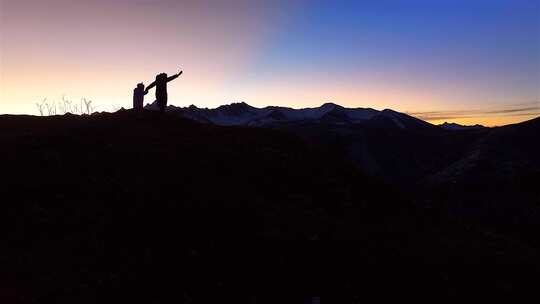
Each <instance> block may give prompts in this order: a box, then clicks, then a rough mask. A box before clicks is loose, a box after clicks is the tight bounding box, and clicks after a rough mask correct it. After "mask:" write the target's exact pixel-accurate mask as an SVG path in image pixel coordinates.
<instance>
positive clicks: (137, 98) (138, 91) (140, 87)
mask: <svg viewBox="0 0 540 304" xmlns="http://www.w3.org/2000/svg"><path fill="white" fill-rule="evenodd" d="M147 93H148V91H145V90H144V84H143V83H139V84H137V87H136V88H135V89H133V109H135V110H137V111H141V110H142V109H143V105H144V95H146V94H147Z"/></svg>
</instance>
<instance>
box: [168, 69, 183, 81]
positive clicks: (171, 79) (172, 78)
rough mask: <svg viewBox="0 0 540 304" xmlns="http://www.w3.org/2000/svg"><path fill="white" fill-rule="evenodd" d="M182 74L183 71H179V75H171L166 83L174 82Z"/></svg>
mask: <svg viewBox="0 0 540 304" xmlns="http://www.w3.org/2000/svg"><path fill="white" fill-rule="evenodd" d="M182 73H183V71H180V73H178V74H175V75H172V76H171V77H169V78H167V82H169V81H173V80H175V79H176V78H178V76H180V75H182Z"/></svg>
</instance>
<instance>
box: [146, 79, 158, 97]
mask: <svg viewBox="0 0 540 304" xmlns="http://www.w3.org/2000/svg"><path fill="white" fill-rule="evenodd" d="M155 86H156V82H155V81H154V82H152V83H151V84H150V85H149V86H147V87H146V89H145V90H144V94H145V95H146V94H148V91H149V90H150V89H151V88H153V87H155Z"/></svg>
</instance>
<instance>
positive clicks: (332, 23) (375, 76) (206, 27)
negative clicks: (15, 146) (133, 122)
mask: <svg viewBox="0 0 540 304" xmlns="http://www.w3.org/2000/svg"><path fill="white" fill-rule="evenodd" d="M0 2H1V6H0V113H29V114H37V113H38V112H37V107H36V106H35V103H36V102H38V101H40V100H42V99H43V98H45V97H46V98H48V100H49V101H51V100H60V99H61V98H62V96H63V95H65V96H66V97H67V98H69V99H72V100H75V101H78V100H80V98H82V97H86V98H89V99H91V100H93V103H94V104H95V105H99V107H98V108H97V109H98V110H105V111H110V110H113V109H114V108H118V107H121V106H123V107H130V105H131V94H132V92H133V88H134V87H135V85H136V84H137V83H138V82H141V81H143V82H145V83H146V84H148V83H150V82H151V81H152V80H153V79H154V77H155V75H156V74H157V73H159V72H167V73H169V74H172V73H175V72H177V70H179V69H183V70H184V75H182V76H181V78H179V79H178V80H176V81H175V82H173V83H171V85H170V87H169V101H170V103H172V104H175V105H177V106H187V105H190V104H195V105H197V106H203V107H216V106H219V105H221V104H226V103H230V102H234V101H245V102H247V103H249V104H251V105H253V106H266V105H281V106H290V107H296V108H300V107H312V106H319V105H321V104H322V103H324V102H328V101H332V102H335V103H338V104H341V105H343V106H347V107H372V108H375V109H384V108H392V109H395V110H398V111H402V112H407V113H411V114H413V115H415V116H417V117H420V118H423V119H426V120H429V121H431V122H433V123H440V122H442V121H453V122H459V123H466V124H472V123H482V124H486V125H502V124H507V123H513V122H518V121H523V120H527V119H531V118H533V117H537V116H540V0H528V1H526V0H507V1H499V0H489V1H488V0H453V1H444V0H440V1H413V0H408V1H390V0H373V1H359V0H357V1H339V0H334V1H322V0H321V1H319V0H310V1H308V0H287V1H286V0H272V1H262V0H230V1H221V0H216V1H211V0H184V1H182V0H154V1H152V0H114V1H111V0H93V1H78V0H48V1H43V0H0ZM152 94H153V93H152ZM152 97H153V96H152V95H148V97H147V100H146V101H147V102H151V101H153V99H152Z"/></svg>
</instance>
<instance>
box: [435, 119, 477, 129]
mask: <svg viewBox="0 0 540 304" xmlns="http://www.w3.org/2000/svg"><path fill="white" fill-rule="evenodd" d="M439 127H441V128H443V129H446V130H452V131H456V130H473V129H482V128H485V127H484V126H483V125H479V124H476V125H472V126H467V125H460V124H458V123H455V122H447V121H445V122H444V123H442V124H440V125H439Z"/></svg>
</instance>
